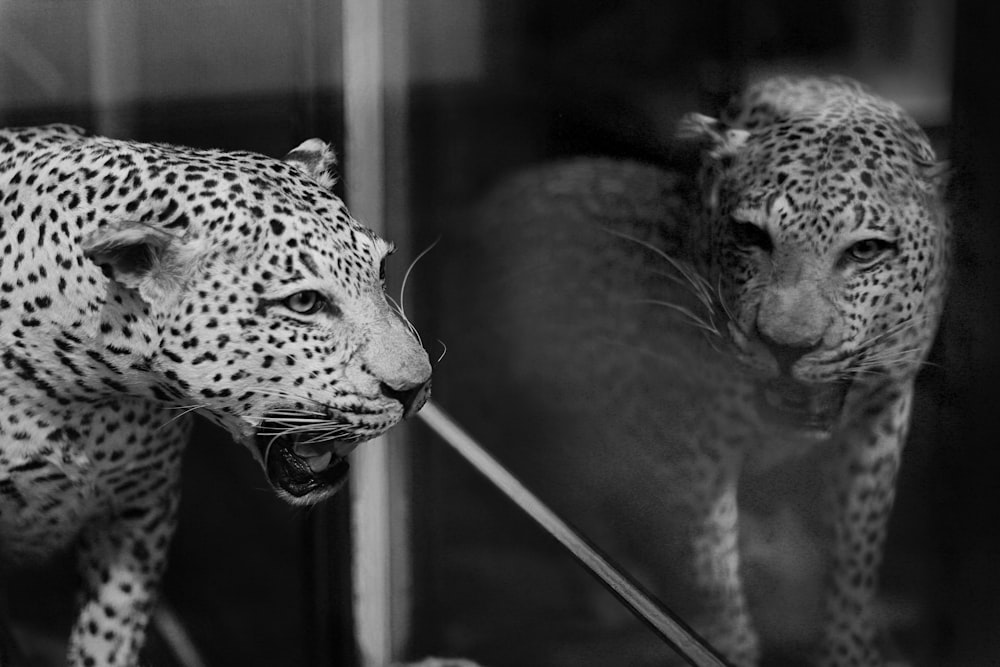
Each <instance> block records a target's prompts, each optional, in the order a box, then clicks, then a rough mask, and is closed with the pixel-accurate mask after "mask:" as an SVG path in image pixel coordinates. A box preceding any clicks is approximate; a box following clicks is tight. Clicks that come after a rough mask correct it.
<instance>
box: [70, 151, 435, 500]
mask: <svg viewBox="0 0 1000 667" xmlns="http://www.w3.org/2000/svg"><path fill="white" fill-rule="evenodd" d="M108 146H110V147H111V148H110V149H109V148H108ZM136 146H139V148H136V147H135V146H133V147H132V149H131V150H132V151H133V154H132V155H131V156H130V158H129V159H130V160H131V161H132V162H133V163H137V164H139V165H141V166H140V169H141V170H143V171H144V173H143V179H144V186H145V190H144V192H146V193H147V196H146V200H144V201H143V202H142V203H141V204H140V205H138V206H137V208H136V210H135V215H134V217H130V218H127V219H125V220H111V221H108V222H106V223H104V224H102V225H100V226H99V227H98V228H97V229H95V230H94V231H93V232H91V233H89V234H88V235H86V236H85V238H84V240H83V242H84V246H85V252H86V254H87V256H89V257H90V259H92V260H93V261H94V262H95V263H96V264H98V265H101V266H102V267H103V268H104V271H105V274H106V276H107V277H108V280H109V285H108V290H109V295H110V298H111V299H112V300H114V299H116V298H117V299H125V300H127V299H134V300H136V303H137V304H138V305H137V306H136V307H135V308H132V309H131V312H140V311H141V312H142V313H143V314H142V315H140V316H139V317H141V318H145V319H148V321H150V322H154V323H155V325H156V333H155V335H154V336H152V340H151V341H149V345H148V351H147V353H146V354H145V355H144V356H143V358H142V360H141V362H140V363H141V365H142V368H140V369H138V370H140V371H142V372H143V373H144V374H145V377H154V378H156V380H155V382H153V386H152V392H153V394H154V396H155V397H156V398H159V399H161V400H163V401H165V402H169V403H173V404H175V405H178V406H182V407H183V406H191V407H192V408H197V409H198V411H199V412H200V413H202V414H204V415H205V416H207V417H208V418H209V419H211V420H212V421H215V422H216V423H218V424H220V425H222V426H223V427H225V428H226V429H228V430H229V431H230V432H231V433H232V434H233V435H234V436H235V437H236V438H237V439H238V440H240V441H241V442H243V443H245V444H247V445H248V446H249V448H250V450H251V451H252V452H253V454H254V456H255V457H256V458H257V459H258V461H259V462H260V464H261V465H262V467H263V469H264V470H265V472H266V474H267V477H268V479H269V480H270V482H271V484H272V485H273V486H274V488H275V489H276V490H277V492H278V493H279V495H281V496H282V497H284V498H285V499H287V500H289V501H291V502H295V503H312V502H315V501H317V500H320V499H322V498H324V497H326V496H329V495H331V494H332V493H334V492H335V491H336V490H337V489H338V488H339V487H340V486H341V485H342V483H343V482H344V479H345V477H346V471H347V463H346V462H345V460H344V459H345V457H346V455H347V454H348V453H349V452H350V451H351V450H352V449H353V448H354V447H355V446H357V445H358V444H359V443H361V442H364V441H366V440H369V439H371V438H373V437H375V436H378V435H380V434H382V433H384V432H385V431H386V430H388V429H389V428H391V427H392V426H394V425H395V424H396V423H397V422H399V421H400V419H401V418H403V417H404V416H406V415H409V414H412V413H414V412H415V411H417V410H419V409H420V407H421V406H422V405H423V403H424V401H425V400H426V398H427V396H428V393H429V386H430V375H431V368H430V364H429V362H428V358H427V354H426V353H425V351H424V350H423V348H422V346H421V344H420V341H419V340H418V338H417V336H416V333H415V331H414V329H413V328H412V327H411V326H410V325H409V323H408V322H407V321H406V319H405V318H404V317H403V316H402V314H401V312H400V310H399V309H398V308H397V307H396V306H395V305H394V304H392V303H391V302H390V300H389V299H387V296H386V294H385V291H384V279H385V261H386V258H387V256H388V255H389V254H390V253H391V252H392V246H391V245H390V244H389V243H387V242H385V241H383V240H382V239H381V238H379V237H378V236H376V235H375V234H374V233H373V232H372V231H370V230H369V229H367V228H366V227H364V226H363V225H361V224H359V223H358V222H357V221H356V220H355V219H354V218H353V217H352V216H351V215H350V213H349V212H348V211H347V209H346V207H345V206H344V203H343V202H342V201H341V200H340V199H339V198H338V197H337V196H335V195H334V193H333V192H332V190H331V189H330V187H329V186H330V185H331V183H332V181H331V178H330V176H329V170H330V168H331V166H332V163H333V153H332V151H330V149H329V148H328V147H327V146H326V145H325V144H324V143H322V142H320V141H318V140H310V141H308V142H306V143H304V144H302V145H301V146H299V147H298V148H296V149H295V150H293V151H292V152H291V153H289V155H288V156H286V158H285V160H284V161H280V160H273V159H270V158H266V157H264V156H260V155H255V154H251V153H224V152H221V151H194V150H192V149H179V148H176V147H167V146H155V147H150V146H145V147H143V146H142V145H136ZM112 149H113V150H115V151H119V152H120V151H121V150H122V148H121V146H120V144H119V143H110V142H109V143H108V144H107V146H105V149H104V150H106V151H107V150H112ZM98 150H100V146H99V144H98ZM148 193H157V194H156V201H155V202H151V201H149V200H150V199H151V197H150V196H149V194H148ZM118 326H119V324H118V323H115V324H114V325H113V326H110V327H109V335H113V333H112V332H111V331H110V330H111V329H117V327H118Z"/></svg>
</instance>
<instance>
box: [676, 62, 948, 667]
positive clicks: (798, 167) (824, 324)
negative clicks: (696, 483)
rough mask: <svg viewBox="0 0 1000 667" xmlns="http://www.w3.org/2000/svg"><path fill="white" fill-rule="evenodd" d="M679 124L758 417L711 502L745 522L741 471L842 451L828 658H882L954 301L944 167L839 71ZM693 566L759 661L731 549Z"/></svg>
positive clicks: (770, 86) (720, 548)
mask: <svg viewBox="0 0 1000 667" xmlns="http://www.w3.org/2000/svg"><path fill="white" fill-rule="evenodd" d="M681 128H682V133H683V134H684V135H686V136H688V137H695V138H697V139H698V140H700V141H703V142H704V145H705V148H706V150H705V153H704V155H705V160H704V168H703V172H702V180H701V193H702V197H703V200H702V208H701V214H700V220H699V222H698V223H697V224H696V225H695V227H694V229H695V238H694V240H693V244H692V245H693V248H694V250H693V255H694V258H695V260H696V263H697V264H698V266H699V269H700V272H699V274H700V275H701V276H702V278H703V280H704V282H705V284H707V285H713V286H715V288H716V294H717V298H716V300H715V302H714V303H713V305H712V309H713V312H712V313H711V314H710V317H711V319H712V320H713V322H715V323H717V325H718V327H719V331H720V335H719V336H718V343H719V344H720V345H722V346H723V347H724V348H725V349H726V351H727V352H729V353H731V354H733V355H735V356H736V357H737V358H738V359H739V360H740V361H741V362H742V364H743V366H744V367H745V368H746V370H747V373H746V376H747V379H746V380H745V383H744V388H743V389H741V390H740V389H737V390H735V391H733V392H732V394H730V395H729V396H728V397H727V400H728V401H729V402H730V403H732V404H736V405H739V406H742V408H741V409H742V410H745V411H746V413H747V414H748V415H749V416H748V417H747V420H748V422H749V423H756V424H757V429H756V430H757V433H756V434H755V435H754V436H753V437H752V438H750V439H745V438H744V437H739V436H738V437H735V438H732V439H731V441H730V442H723V443H722V446H723V447H727V448H728V450H729V451H730V452H732V454H728V455H726V456H725V458H727V459H734V458H735V459H738V460H737V461H734V463H733V464H732V465H731V469H732V471H733V473H732V474H731V475H727V476H725V477H723V478H722V479H721V480H719V483H718V484H717V485H716V487H715V489H714V491H712V492H711V493H710V495H709V497H707V498H706V499H705V502H706V504H708V505H711V504H713V503H714V504H715V505H716V506H718V504H719V503H723V505H724V506H725V507H726V510H725V512H724V514H726V515H729V514H731V517H727V518H722V517H719V519H720V521H723V522H731V523H732V524H733V525H735V524H736V516H737V514H736V513H737V512H738V508H737V506H736V503H735V491H734V489H735V479H734V477H735V475H736V474H738V470H739V468H740V466H741V465H743V464H748V465H754V466H760V465H762V464H761V460H762V459H763V460H765V461H766V460H767V459H768V458H769V457H771V456H772V454H770V453H768V451H767V450H768V449H769V448H770V449H776V450H777V451H779V452H780V451H782V449H785V450H787V449H788V446H789V445H791V447H792V448H804V447H806V446H808V445H809V442H810V441H814V442H817V443H821V442H832V443H835V444H836V446H837V447H838V448H839V454H838V456H837V457H836V464H835V466H834V470H832V471H831V472H830V474H831V476H832V478H833V479H834V481H835V484H834V486H833V492H832V494H831V497H830V517H829V519H830V524H831V528H832V534H833V537H834V548H833V553H832V559H833V564H832V570H831V572H832V574H831V577H830V583H829V586H828V589H827V593H826V597H825V602H824V607H823V609H824V615H825V619H826V620H825V622H824V624H823V627H824V630H823V637H822V639H821V641H820V643H819V647H818V649H817V655H816V664H819V665H824V666H829V667H833V666H839V667H843V666H852V667H853V666H861V665H865V666H872V665H882V664H884V658H883V656H882V655H881V654H880V652H879V649H878V647H877V637H876V635H877V629H876V626H875V623H874V621H873V617H872V602H873V597H874V593H875V589H876V579H877V576H876V575H877V569H878V564H879V561H880V558H881V550H882V544H883V542H884V539H885V532H886V524H887V519H888V516H889V512H890V508H891V505H892V502H893V494H894V481H895V477H896V473H897V471H898V468H899V458H900V453H901V451H902V448H903V444H904V441H905V438H906V433H907V427H908V422H909V414H910V408H911V405H912V397H913V382H914V377H915V376H916V374H917V371H918V370H919V369H920V367H921V364H922V363H923V361H924V359H925V358H926V356H927V354H928V352H929V350H930V347H931V344H932V342H933V339H934V335H935V332H936V330H937V325H938V320H939V317H940V314H941V308H942V305H943V300H944V295H945V284H946V278H947V273H948V262H949V235H950V231H949V220H948V216H947V214H946V212H945V207H944V205H943V192H942V190H943V172H944V169H943V167H942V165H941V164H939V163H937V161H936V158H935V156H934V152H933V151H932V149H931V147H930V144H929V142H928V140H927V137H926V136H925V135H924V133H923V131H921V130H920V128H919V127H918V126H917V125H916V123H914V122H913V120H912V119H911V118H910V117H909V116H907V115H906V114H905V112H904V111H903V110H902V109H901V108H900V107H898V106H897V105H895V104H893V103H891V102H888V101H886V100H884V99H881V98H879V97H877V96H875V95H873V94H872V93H870V92H869V91H868V90H866V89H865V88H864V87H863V86H861V85H860V84H858V83H856V82H854V81H851V80H848V79H842V78H832V79H789V78H778V79H771V80H767V81H764V82H762V83H760V84H758V85H756V86H755V87H752V88H751V89H750V90H749V91H748V92H747V93H746V94H745V95H744V96H743V97H742V98H740V99H738V100H736V102H735V103H734V104H733V105H732V106H731V107H730V108H729V109H728V110H727V113H726V114H725V115H724V116H723V119H722V120H715V119H712V118H708V117H705V116H699V115H696V114H692V115H689V116H688V117H686V118H685V119H684V121H682V124H681ZM734 432H735V431H734ZM776 443H782V444H783V445H784V447H783V448H775V447H774V445H775V444H776ZM779 458H780V457H779ZM739 461H742V462H743V463H740V462H739ZM748 461H749V463H748ZM764 465H767V464H766V463H765V464H764ZM727 497H728V498H731V499H733V500H732V501H731V502H730V501H726V502H723V499H724V498H727ZM698 558H700V559H702V561H703V566H702V568H703V571H704V572H705V573H706V574H705V577H706V579H708V580H711V581H712V584H711V588H712V589H713V590H717V591H720V592H721V594H719V596H718V598H717V599H716V601H715V604H716V607H717V609H718V612H719V613H718V614H717V616H716V619H717V623H716V625H715V626H714V627H713V628H712V629H711V631H710V632H711V635H712V637H713V639H715V640H716V641H717V643H718V645H719V646H720V648H722V649H723V651H724V652H725V653H726V654H727V655H728V656H729V657H730V659H731V660H732V661H733V662H734V663H735V664H739V665H752V664H755V663H756V661H757V658H758V654H759V647H758V643H757V639H756V634H755V632H754V629H753V625H752V621H751V620H750V619H749V617H748V614H747V610H746V600H745V598H744V596H743V593H742V588H741V582H740V575H739V553H738V550H737V549H736V548H735V543H734V541H733V540H731V539H728V538H726V537H724V534H719V535H718V536H717V537H716V538H715V539H709V540H706V541H705V542H704V543H703V544H702V545H701V548H700V549H699V553H698Z"/></svg>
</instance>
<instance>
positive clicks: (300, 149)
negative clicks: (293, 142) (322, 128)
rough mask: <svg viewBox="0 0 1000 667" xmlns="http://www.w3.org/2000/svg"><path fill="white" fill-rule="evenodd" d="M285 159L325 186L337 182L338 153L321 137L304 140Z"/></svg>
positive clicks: (330, 185)
mask: <svg viewBox="0 0 1000 667" xmlns="http://www.w3.org/2000/svg"><path fill="white" fill-rule="evenodd" d="M284 160H285V162H287V163H288V164H290V165H292V166H294V167H296V168H297V169H298V170H299V171H301V172H302V173H304V174H306V175H307V176H309V177H310V178H312V179H313V180H315V181H316V182H317V183H319V184H320V185H322V186H323V187H325V188H332V187H333V186H334V184H335V183H336V182H337V171H336V170H337V154H336V153H335V152H334V150H333V149H332V148H331V147H330V144H328V143H326V142H325V141H322V140H321V139H308V140H306V141H303V142H302V143H301V144H299V145H298V146H296V147H295V148H293V149H292V150H291V151H289V153H288V155H286V156H285V157H284Z"/></svg>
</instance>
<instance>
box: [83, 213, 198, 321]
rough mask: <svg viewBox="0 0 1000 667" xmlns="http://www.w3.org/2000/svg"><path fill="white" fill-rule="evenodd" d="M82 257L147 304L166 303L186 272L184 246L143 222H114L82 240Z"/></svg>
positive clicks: (170, 236)
mask: <svg viewBox="0 0 1000 667" xmlns="http://www.w3.org/2000/svg"><path fill="white" fill-rule="evenodd" d="M82 245H83V254H84V256H85V257H87V259H89V260H91V261H92V262H94V263H95V264H97V265H98V266H100V267H101V269H102V270H103V271H104V274H105V275H106V276H107V277H108V278H110V279H111V280H113V281H115V282H116V283H119V284H121V285H123V286H125V287H128V288H130V289H134V290H136V291H137V292H138V293H139V295H140V296H141V297H142V298H143V299H144V300H145V301H146V302H147V303H154V302H163V301H164V300H167V299H170V298H171V297H173V296H174V295H176V293H177V292H178V290H179V287H180V285H181V284H182V283H183V280H184V275H185V274H184V271H183V268H182V266H181V262H180V261H178V259H179V255H180V251H181V248H182V244H181V242H180V241H179V240H178V239H177V237H175V236H174V235H173V234H170V233H169V232H166V231H163V230H161V229H157V228H155V227H152V226H150V225H148V224H145V223H141V222H132V221H127V222H115V223H109V224H108V225H105V226H104V227H102V228H101V229H99V230H97V231H95V232H93V233H91V234H88V235H87V236H85V237H84V239H83V244H82Z"/></svg>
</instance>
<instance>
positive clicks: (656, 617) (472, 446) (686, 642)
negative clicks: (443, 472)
mask: <svg viewBox="0 0 1000 667" xmlns="http://www.w3.org/2000/svg"><path fill="white" fill-rule="evenodd" d="M418 416H419V417H420V418H421V419H423V421H424V423H426V424H427V425H428V426H429V427H430V428H431V429H432V430H433V431H434V432H435V433H437V434H438V435H439V436H440V437H441V438H442V439H443V440H444V441H445V442H446V443H448V444H449V445H450V446H451V447H452V449H454V450H455V451H456V452H458V453H459V454H460V455H461V456H462V457H463V458H464V459H465V460H466V461H468V462H469V463H470V464H472V466H473V467H474V468H476V469H477V470H478V471H479V472H481V473H482V474H483V475H485V476H486V478H487V479H489V480H490V481H491V482H492V483H493V484H494V486H496V487H497V488H498V489H500V490H501V491H502V492H503V493H504V494H505V495H506V496H507V497H508V498H510V499H511V500H512V501H514V503H515V504H516V505H517V506H518V507H520V508H521V509H522V510H524V511H525V512H526V513H527V514H528V515H529V516H531V518H533V519H534V520H535V521H536V522H538V523H539V524H540V525H541V526H542V527H543V528H544V529H545V530H546V531H547V532H548V533H549V534H550V535H552V537H554V538H556V539H557V540H558V541H559V542H561V543H562V545H563V546H565V547H566V548H567V549H569V551H570V553H572V554H573V556H574V557H575V558H576V559H577V560H579V561H580V562H581V563H582V564H583V565H584V566H586V567H587V569H589V570H590V571H591V572H592V573H593V574H594V575H595V576H596V577H597V578H598V579H599V580H600V581H601V582H602V583H603V584H604V585H605V586H606V587H607V588H608V590H610V591H611V592H612V593H613V594H614V595H615V596H616V597H617V598H618V599H620V600H621V601H622V602H623V603H624V604H625V605H626V606H627V607H628V608H629V609H630V610H631V611H632V613H633V614H635V615H636V616H637V617H638V618H639V619H640V620H641V621H643V622H644V623H646V625H648V626H649V627H650V628H651V629H652V630H653V631H654V632H655V633H656V634H657V635H659V636H660V638H661V639H663V641H665V642H666V643H667V644H669V645H670V647H671V648H673V649H674V650H675V651H676V652H677V654H678V655H680V656H681V657H682V658H684V659H685V660H686V661H687V662H688V664H690V665H693V666H694V667H727V664H726V662H725V661H724V660H723V659H722V658H721V657H720V656H719V655H718V654H717V653H716V652H715V651H714V650H713V649H712V647H711V646H709V645H708V644H707V643H706V642H705V640H704V639H702V638H701V637H699V636H698V635H697V634H695V632H694V631H693V630H692V629H691V628H689V627H688V626H687V625H686V624H685V623H684V621H682V620H681V619H680V618H679V617H677V615H676V614H674V613H673V612H671V611H670V610H669V609H667V608H666V607H664V606H663V605H662V603H660V602H659V601H657V600H656V599H655V598H654V597H653V596H652V595H650V594H649V593H647V592H645V591H644V590H643V589H642V588H641V586H640V585H639V584H638V583H637V582H635V581H634V580H632V579H631V578H630V577H629V576H628V575H626V574H625V573H623V572H622V571H621V570H619V569H618V568H617V567H615V566H614V565H613V564H612V563H611V561H610V560H608V558H607V557H606V556H604V555H603V554H602V553H601V552H600V551H599V550H598V549H597V547H595V546H594V545H593V544H591V543H590V542H589V541H588V540H587V539H585V538H584V537H583V536H581V535H580V534H579V533H578V532H577V531H575V530H573V528H572V527H571V526H570V525H569V524H568V523H566V522H565V521H563V520H562V519H561V518H560V517H559V516H558V515H557V514H556V513H555V512H553V511H552V510H551V509H549V507H548V506H546V505H545V503H543V502H542V501H541V500H540V499H539V498H538V497H537V496H535V495H534V494H533V493H532V492H531V491H529V490H528V489H527V487H525V486H524V485H523V484H521V482H520V481H518V479H517V478H516V477H514V475H512V474H511V473H510V472H509V471H508V470H507V469H506V468H504V467H503V465H502V464H501V463H500V462H499V461H497V460H496V459H495V458H493V457H492V456H491V455H490V454H489V453H488V452H487V451H486V450H485V449H483V447H482V446H480V445H479V443H477V442H476V441H475V440H474V439H473V438H472V437H471V436H470V435H469V434H468V433H466V432H465V431H464V430H462V427H461V426H459V425H458V424H457V423H456V422H455V421H454V420H453V419H451V417H449V416H448V415H447V414H445V413H444V412H443V411H442V410H441V409H440V408H438V407H437V406H436V405H434V404H433V403H427V404H426V405H425V406H424V407H423V409H422V410H421V411H420V412H419V413H418Z"/></svg>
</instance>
